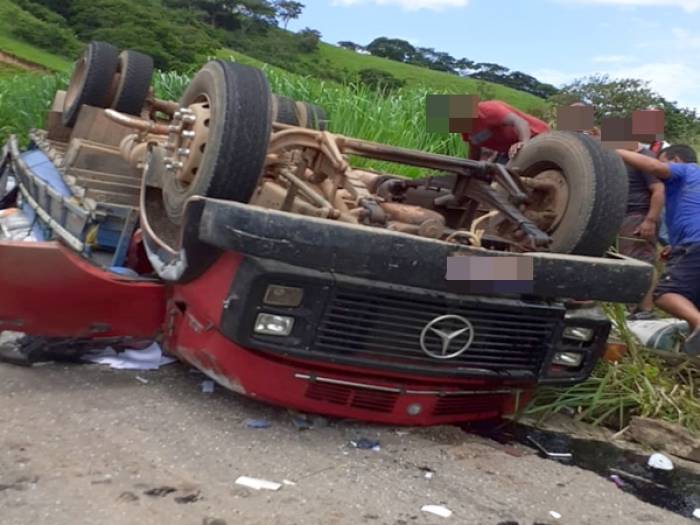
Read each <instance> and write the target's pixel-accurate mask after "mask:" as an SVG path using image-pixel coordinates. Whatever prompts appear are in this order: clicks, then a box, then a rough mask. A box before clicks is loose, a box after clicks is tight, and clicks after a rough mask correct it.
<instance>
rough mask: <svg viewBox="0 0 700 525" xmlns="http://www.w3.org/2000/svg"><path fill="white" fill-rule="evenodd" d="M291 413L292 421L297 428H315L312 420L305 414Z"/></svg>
mask: <svg viewBox="0 0 700 525" xmlns="http://www.w3.org/2000/svg"><path fill="white" fill-rule="evenodd" d="M290 415H291V418H292V423H294V426H295V427H296V429H297V430H309V429H311V428H313V425H312V424H311V421H309V420H308V419H306V418H305V417H304V416H302V415H300V414H294V413H290Z"/></svg>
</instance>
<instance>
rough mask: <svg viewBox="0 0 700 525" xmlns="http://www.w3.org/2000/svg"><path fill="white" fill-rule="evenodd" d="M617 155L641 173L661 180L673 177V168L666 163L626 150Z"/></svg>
mask: <svg viewBox="0 0 700 525" xmlns="http://www.w3.org/2000/svg"><path fill="white" fill-rule="evenodd" d="M617 153H618V154H619V155H620V157H622V160H624V161H625V164H627V165H628V166H632V167H633V168H636V169H638V170H639V171H643V172H644V173H648V174H649V175H653V176H654V177H656V178H658V179H661V180H665V179H668V178H669V177H671V168H670V167H669V165H668V164H666V163H665V162H661V161H660V160H656V159H654V158H652V157H647V156H646V155H642V154H641V153H635V152H633V151H628V150H626V149H619V150H617Z"/></svg>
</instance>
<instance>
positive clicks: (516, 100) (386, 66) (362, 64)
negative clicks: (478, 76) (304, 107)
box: [316, 44, 545, 111]
mask: <svg viewBox="0 0 700 525" xmlns="http://www.w3.org/2000/svg"><path fill="white" fill-rule="evenodd" d="M316 55H317V57H318V59H320V61H322V62H323V61H327V62H329V63H331V64H333V66H334V67H335V68H338V69H346V70H347V71H349V72H351V73H357V72H358V71H360V70H361V69H366V68H372V69H379V70H382V71H386V72H387V73H390V74H392V75H393V76H395V77H396V78H398V79H400V80H404V81H405V82H406V85H407V86H409V87H419V88H423V89H428V90H431V89H435V90H438V91H439V92H441V93H442V92H449V93H478V91H479V87H478V86H479V85H485V86H486V90H487V91H488V92H489V93H488V94H489V95H490V96H489V98H497V99H500V100H504V101H506V102H508V103H509V104H511V105H513V106H516V107H518V108H520V109H521V110H523V111H532V110H536V109H540V108H543V107H544V105H545V101H544V100H543V99H541V98H539V97H536V96H534V95H531V94H529V93H525V92H522V91H517V90H515V89H511V88H509V87H506V86H500V85H498V84H492V83H490V82H479V81H477V80H474V79H470V78H462V77H458V76H456V75H450V74H448V73H443V72H441V71H434V70H432V69H427V68H423V67H418V66H414V65H411V64H404V63H402V62H396V61H394V60H388V59H385V58H381V57H375V56H372V55H361V54H359V53H355V52H353V51H350V50H348V49H343V48H342V47H337V46H332V45H329V44H321V45H320V46H319V49H318V51H317V52H316Z"/></svg>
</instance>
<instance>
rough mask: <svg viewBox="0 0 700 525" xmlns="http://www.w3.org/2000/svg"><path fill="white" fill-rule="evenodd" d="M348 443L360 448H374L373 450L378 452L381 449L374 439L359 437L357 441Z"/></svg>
mask: <svg viewBox="0 0 700 525" xmlns="http://www.w3.org/2000/svg"><path fill="white" fill-rule="evenodd" d="M350 444H351V445H352V446H353V447H355V448H359V449H362V450H374V451H375V452H379V451H380V450H381V449H382V448H381V446H380V444H379V441H377V440H374V439H367V438H360V439H358V440H357V441H351V442H350Z"/></svg>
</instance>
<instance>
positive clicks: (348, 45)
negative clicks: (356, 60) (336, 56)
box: [338, 40, 364, 52]
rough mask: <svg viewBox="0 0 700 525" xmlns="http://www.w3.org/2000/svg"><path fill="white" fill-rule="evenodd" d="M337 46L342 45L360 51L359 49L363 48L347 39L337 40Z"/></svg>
mask: <svg viewBox="0 0 700 525" xmlns="http://www.w3.org/2000/svg"><path fill="white" fill-rule="evenodd" d="M338 46H339V47H343V48H345V49H349V50H350V51H355V52H357V51H360V50H361V49H364V47H363V46H361V45H360V44H356V43H355V42H350V41H349V40H341V41H340V42H338Z"/></svg>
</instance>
